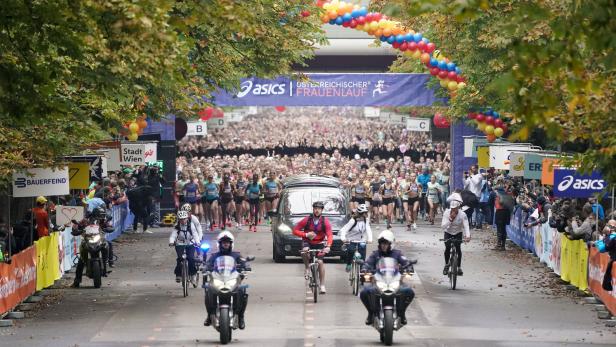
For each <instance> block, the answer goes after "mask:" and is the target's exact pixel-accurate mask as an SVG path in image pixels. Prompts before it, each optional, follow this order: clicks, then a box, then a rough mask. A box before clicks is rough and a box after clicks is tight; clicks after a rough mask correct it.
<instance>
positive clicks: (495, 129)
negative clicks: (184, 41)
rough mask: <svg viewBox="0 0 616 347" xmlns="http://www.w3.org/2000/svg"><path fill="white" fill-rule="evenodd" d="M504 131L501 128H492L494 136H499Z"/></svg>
mask: <svg viewBox="0 0 616 347" xmlns="http://www.w3.org/2000/svg"><path fill="white" fill-rule="evenodd" d="M504 133H505V132H504V131H503V128H494V136H496V137H501V136H503V134H504Z"/></svg>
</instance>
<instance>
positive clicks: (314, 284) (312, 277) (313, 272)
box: [302, 249, 323, 304]
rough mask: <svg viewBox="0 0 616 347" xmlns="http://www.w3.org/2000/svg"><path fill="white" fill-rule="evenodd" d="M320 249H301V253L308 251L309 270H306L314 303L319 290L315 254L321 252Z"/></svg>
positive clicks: (319, 281)
mask: <svg viewBox="0 0 616 347" xmlns="http://www.w3.org/2000/svg"><path fill="white" fill-rule="evenodd" d="M322 252H323V250H321V249H309V250H307V251H302V253H310V263H309V264H308V268H309V269H310V271H309V272H308V286H309V287H310V290H312V296H313V300H314V303H315V304H316V302H317V300H318V297H319V290H320V288H321V279H320V278H319V257H318V256H317V254H320V253H322Z"/></svg>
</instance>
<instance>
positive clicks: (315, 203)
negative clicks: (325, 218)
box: [312, 201, 325, 208]
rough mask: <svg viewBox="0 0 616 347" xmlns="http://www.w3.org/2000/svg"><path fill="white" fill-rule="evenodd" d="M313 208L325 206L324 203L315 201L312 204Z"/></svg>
mask: <svg viewBox="0 0 616 347" xmlns="http://www.w3.org/2000/svg"><path fill="white" fill-rule="evenodd" d="M312 208H325V205H324V204H323V202H322V201H315V202H314V203H312Z"/></svg>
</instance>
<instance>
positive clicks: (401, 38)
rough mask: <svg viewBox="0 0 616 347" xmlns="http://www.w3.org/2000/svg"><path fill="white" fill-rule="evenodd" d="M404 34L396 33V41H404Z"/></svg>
mask: <svg viewBox="0 0 616 347" xmlns="http://www.w3.org/2000/svg"><path fill="white" fill-rule="evenodd" d="M404 38H405V37H404V35H396V42H398V43H402V42H404Z"/></svg>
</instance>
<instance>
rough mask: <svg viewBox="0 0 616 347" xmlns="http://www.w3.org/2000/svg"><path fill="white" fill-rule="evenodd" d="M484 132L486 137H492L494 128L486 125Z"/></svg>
mask: <svg viewBox="0 0 616 347" xmlns="http://www.w3.org/2000/svg"><path fill="white" fill-rule="evenodd" d="M484 131H485V133H486V134H487V135H493V134H494V127H493V126H492V125H486V128H485V129H484Z"/></svg>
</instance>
